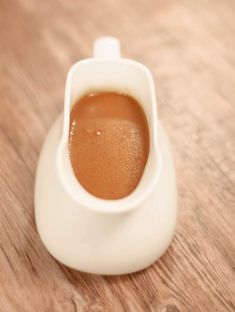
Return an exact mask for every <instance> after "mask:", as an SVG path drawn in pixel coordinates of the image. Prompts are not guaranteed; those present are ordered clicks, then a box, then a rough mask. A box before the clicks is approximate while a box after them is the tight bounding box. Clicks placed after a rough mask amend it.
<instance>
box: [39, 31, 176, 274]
mask: <svg viewBox="0 0 235 312" xmlns="http://www.w3.org/2000/svg"><path fill="white" fill-rule="evenodd" d="M95 91H117V92H122V93H126V94H129V95H131V96H132V97H134V98H135V99H136V100H137V101H138V102H139V103H140V104H141V105H142V107H143V109H144V111H145V114H146V117H147V121H148V126H149V132H150V150H149V157H148V161H147V164H146V167H145V170H144V173H143V176H142V178H141V181H140V183H139V185H138V186H137V187H136V189H135V190H134V192H132V193H131V194H130V195H128V196H127V197H124V198H122V199H118V200H105V199H100V198H96V197H94V196H92V195H91V194H90V193H88V192H87V191H86V190H85V189H84V188H83V187H82V186H81V185H80V184H79V182H78V180H77V179H76V178H75V176H74V174H73V170H72V166H71V163H70V159H69V154H68V137H69V119H70V111H71V108H72V106H73V104H74V103H75V102H76V101H77V99H78V98H80V97H81V96H83V95H85V94H86V93H89V92H95ZM176 212H177V194H176V181H175V168H174V164H173V159H172V155H171V151H170V146H169V142H168V139H167V137H166V134H165V132H164V130H163V129H162V127H161V126H160V124H159V121H158V116H157V104H156V97H155V87H154V83H153V78H152V75H151V73H150V72H149V70H148V69H147V68H146V67H145V66H144V65H142V64H140V63H138V62H135V61H132V60H129V59H124V58H121V57H120V51H119V42H118V40H117V39H115V38H112V37H104V38H100V39H98V40H96V41H95V44H94V58H90V59H85V60H82V61H80V62H78V63H76V64H74V65H73V66H72V68H71V69H70V71H69V73H68V77H67V82H66V90H65V104H64V113H63V116H61V117H60V118H59V119H58V120H57V122H56V123H55V124H54V125H53V127H52V128H51V130H50V132H49V134H48V136H47V138H46V141H45V143H44V146H43V149H42V151H41V155H40V159H39V163H38V168H37V174H36V184H35V217H36V223H37V228H38V231H39V234H40V237H41V239H42V241H43V243H44V244H45V246H46V248H47V249H48V250H49V252H50V253H51V254H52V255H53V256H54V257H55V258H56V259H57V260H59V261H60V262H62V263H64V264H65V265H67V266H69V267H71V268H75V269H78V270H80V271H84V272H89V273H97V274H124V273H131V272H135V271H138V270H141V269H143V268H145V267H147V266H149V265H150V264H152V263H153V262H154V261H156V260H157V259H158V258H159V257H160V256H161V255H162V254H163V252H164V251H165V250H166V249H167V247H168V246H169V244H170V242H171V240H172V237H173V233H174V229H175V224H176Z"/></svg>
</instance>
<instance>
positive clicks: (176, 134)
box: [0, 0, 235, 312]
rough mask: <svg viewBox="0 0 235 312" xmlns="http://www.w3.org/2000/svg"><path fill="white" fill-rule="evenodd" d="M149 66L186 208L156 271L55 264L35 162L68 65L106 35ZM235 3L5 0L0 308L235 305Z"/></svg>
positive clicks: (0, 31) (0, 3)
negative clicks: (43, 232) (44, 236)
mask: <svg viewBox="0 0 235 312" xmlns="http://www.w3.org/2000/svg"><path fill="white" fill-rule="evenodd" d="M107 34H108V35H113V36H116V37H118V38H119V39H120V40H121V43H122V48H123V55H125V56H127V57H129V58H133V59H136V60H139V61H140V62H143V63H144V64H146V65H147V66H148V67H149V68H150V69H151V71H152V73H153V76H154V79H155V83H156V86H157V94H158V110H159V115H160V118H161V121H162V123H163V125H164V127H165V129H166V130H167V132H168V134H169V137H170V139H171V143H172V146H173V151H174V156H175V161H176V167H177V176H178V189H179V217H178V224H177V230H176V234H175V237H174V240H173V243H172V245H171V247H170V248H169V249H168V251H167V252H166V253H165V254H164V256H163V257H162V258H161V260H160V261H158V262H157V263H155V264H154V265H153V266H151V267H149V268H148V269H146V270H144V271H142V272H139V273H135V274H131V275H127V276H116V277H102V276H93V275H88V274H84V273H79V272H76V271H74V270H71V269H69V268H66V267H65V266H63V265H61V264H60V263H58V262H57V261H55V260H54V259H53V258H52V257H51V256H50V255H49V253H48V252H47V250H46V249H45V247H44V246H43V244H42V242H41V240H40V238H39V236H38V234H37V230H36V226H35V221H34V205H33V199H34V179H35V169H36V165H37V160H38V156H39V152H40V148H41V146H42V143H43V140H44V139H45V136H46V133H47V132H48V130H49V128H50V126H51V124H52V123H53V122H54V120H55V119H56V118H57V116H58V115H59V113H60V112H61V111H62V106H63V95H64V84H65V78H66V73H67V71H68V69H69V68H70V66H71V65H72V64H73V63H74V62H76V61H77V60H79V59H81V58H84V57H87V56H90V55H91V54H92V42H93V40H94V39H95V38H97V37H99V36H102V35H107ZM234 50H235V1H232V0H223V1H222V0H204V1H202V0H199V1H197V0H194V1H193V0H190V1H189V0H181V1H170V0H165V1H163V0H162V1H160V0H159V1H154V0H150V1H147V0H146V1H144V0H143V1H141V0H135V1H134V0H130V1H124V0H107V1H105V0H97V1H81V0H80V1H75V0H74V1H64V0H58V1H55V0H49V1H33V0H15V1H14V0H0V96H1V103H0V129H1V131H0V146H1V157H0V170H1V171H0V172H1V174H0V311H1V312H14V311H17V312H21V311H22V312H23V311H29V312H34V311H43V312H44V311H46V312H47V311H48V312H51V311H56V312H57V311H94V312H99V311H112V312H116V311H134V312H139V311H159V312H178V311H197V312H198V311H199V312H200V311H202V312H205V311H210V312H214V311H221V312H224V311H231V312H232V311H235V272H234V271H235V187H234V182H235V53H234Z"/></svg>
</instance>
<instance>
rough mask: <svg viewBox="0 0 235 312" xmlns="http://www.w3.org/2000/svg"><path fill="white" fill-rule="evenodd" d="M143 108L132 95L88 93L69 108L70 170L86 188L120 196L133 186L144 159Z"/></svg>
mask: <svg viewBox="0 0 235 312" xmlns="http://www.w3.org/2000/svg"><path fill="white" fill-rule="evenodd" d="M148 153H149V129H148V124H147V120H146V116H145V113H144V111H143V109H142V107H141V106H140V104H139V103H138V102H137V101H136V100H135V99H134V98H132V97H131V96H129V95H126V94H119V93H115V92H100V93H90V94H87V95H85V96H84V97H82V98H80V99H79V100H78V101H77V102H76V103H75V104H74V106H73V108H72V110H71V113H70V132H69V155H70V160H71V165H72V168H73V171H74V174H75V176H76V178H77V180H78V181H79V183H80V184H81V185H82V186H83V188H84V189H86V190H87V191H88V192H89V193H90V194H92V195H94V196H96V197H99V198H103V199H119V198H123V197H125V196H127V195H129V194H130V193H131V192H133V191H134V189H135V188H136V187H137V185H138V183H139V181H140V179H141V177H142V174H143V172H144V168H145V165H146V162H147V159H148Z"/></svg>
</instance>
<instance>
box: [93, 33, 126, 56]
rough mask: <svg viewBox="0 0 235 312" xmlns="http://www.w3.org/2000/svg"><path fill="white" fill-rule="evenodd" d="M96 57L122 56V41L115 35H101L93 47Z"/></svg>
mask: <svg viewBox="0 0 235 312" xmlns="http://www.w3.org/2000/svg"><path fill="white" fill-rule="evenodd" d="M93 54H94V57H95V58H109V59H116V58H120V57H121V54H120V43H119V40H118V39H117V38H114V37H101V38H98V39H96V40H95V42H94V47H93Z"/></svg>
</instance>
